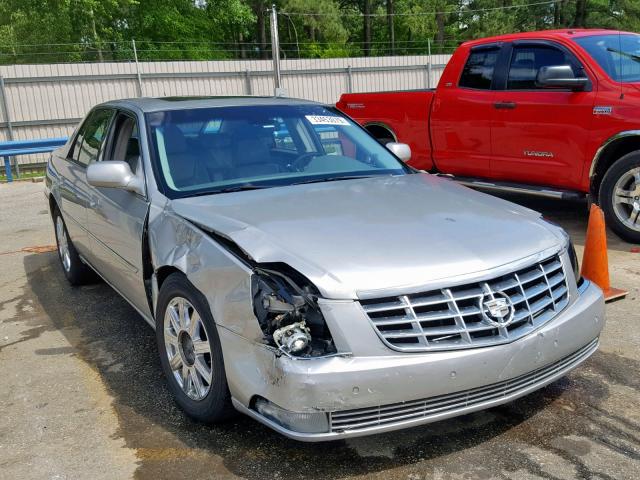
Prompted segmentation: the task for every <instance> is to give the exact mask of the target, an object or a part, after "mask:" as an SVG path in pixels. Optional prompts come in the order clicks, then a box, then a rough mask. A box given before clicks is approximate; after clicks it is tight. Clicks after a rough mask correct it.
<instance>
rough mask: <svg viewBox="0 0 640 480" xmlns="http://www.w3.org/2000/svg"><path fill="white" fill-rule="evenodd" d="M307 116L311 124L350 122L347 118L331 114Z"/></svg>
mask: <svg viewBox="0 0 640 480" xmlns="http://www.w3.org/2000/svg"><path fill="white" fill-rule="evenodd" d="M305 118H306V119H307V120H309V123H310V124H311V125H346V126H349V122H348V121H347V119H346V118H342V117H333V116H330V115H305Z"/></svg>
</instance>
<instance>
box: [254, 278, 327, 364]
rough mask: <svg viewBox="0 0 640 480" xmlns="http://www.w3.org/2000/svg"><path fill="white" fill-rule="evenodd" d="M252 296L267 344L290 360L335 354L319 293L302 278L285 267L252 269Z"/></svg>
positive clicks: (255, 311)
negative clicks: (321, 308)
mask: <svg viewBox="0 0 640 480" xmlns="http://www.w3.org/2000/svg"><path fill="white" fill-rule="evenodd" d="M283 270H284V271H283ZM252 296H253V310H254V313H255V315H256V318H257V319H258V322H259V323H260V328H261V329H262V332H263V333H264V337H265V341H266V342H267V343H268V344H270V345H272V346H274V347H276V348H278V349H279V350H280V351H282V352H283V353H285V354H286V355H290V356H293V357H302V358H310V357H319V356H323V355H329V354H332V353H335V352H336V348H335V345H334V343H333V339H332V338H331V333H330V332H329V328H328V327H327V324H326V322H325V320H324V317H323V316H322V312H321V311H320V308H319V306H318V303H317V300H318V291H317V290H316V288H315V287H314V286H313V285H312V284H311V282H309V281H308V280H307V279H306V278H305V277H304V276H302V275H300V274H299V273H297V272H296V271H295V270H293V269H291V268H289V267H286V266H284V267H282V268H278V269H277V270H276V269H271V268H255V269H254V274H253V277H252Z"/></svg>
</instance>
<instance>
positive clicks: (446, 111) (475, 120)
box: [431, 43, 501, 177]
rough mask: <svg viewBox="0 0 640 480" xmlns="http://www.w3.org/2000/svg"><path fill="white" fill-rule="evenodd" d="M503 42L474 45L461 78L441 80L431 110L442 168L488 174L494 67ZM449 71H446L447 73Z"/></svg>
mask: <svg viewBox="0 0 640 480" xmlns="http://www.w3.org/2000/svg"><path fill="white" fill-rule="evenodd" d="M500 50H501V45H500V44H496V43H492V44H487V45H480V46H477V47H473V48H471V50H470V51H469V52H468V56H467V58H466V61H465V65H464V67H463V69H462V74H461V75H460V78H459V79H458V78H443V79H441V81H440V83H439V85H438V89H437V91H436V97H435V99H434V101H433V107H432V109H431V138H432V142H433V146H432V148H433V158H434V160H435V164H436V166H437V168H438V169H439V170H440V171H443V172H446V173H452V174H455V175H459V176H474V177H488V176H489V171H490V159H491V121H492V120H493V116H494V115H495V113H496V112H495V109H494V107H493V104H494V101H495V94H496V92H495V91H494V90H493V88H494V86H493V84H494V70H495V67H496V65H497V63H498V58H499V56H500ZM445 73H446V72H445Z"/></svg>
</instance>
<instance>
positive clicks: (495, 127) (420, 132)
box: [337, 30, 640, 242]
mask: <svg viewBox="0 0 640 480" xmlns="http://www.w3.org/2000/svg"><path fill="white" fill-rule="evenodd" d="M337 106H338V108H339V109H340V110H342V111H343V112H345V113H346V114H347V115H349V116H351V117H352V118H353V119H355V120H356V121H358V122H360V123H361V124H362V125H364V126H365V128H367V130H369V132H371V133H372V134H373V135H374V136H375V137H376V138H377V139H378V140H379V141H381V142H383V143H387V142H392V141H396V142H403V143H407V144H409V146H410V147H411V150H412V158H411V160H410V162H409V163H410V164H411V165H412V166H414V167H415V168H418V169H422V170H427V171H430V172H439V173H444V174H451V175H453V176H455V177H457V179H458V180H459V181H461V182H462V183H465V184H468V185H471V186H477V187H479V188H485V189H493V190H511V191H526V192H531V193H537V194H539V195H545V196H552V197H558V198H567V197H584V196H586V195H590V196H591V199H593V200H595V201H597V202H598V203H599V204H600V205H601V207H602V208H603V210H604V212H605V215H606V218H607V221H608V224H609V226H610V227H611V228H612V229H613V230H614V231H615V232H617V233H618V234H619V235H620V236H622V237H623V238H625V239H627V240H630V241H634V242H640V35H637V34H633V33H626V32H618V31H611V30H554V31H543V32H529V33H519V34H511V35H502V36H498V37H493V38H486V39H482V40H475V41H470V42H467V43H464V44H462V45H461V46H460V47H459V48H458V49H457V50H456V52H455V53H454V54H453V56H452V58H451V60H450V61H449V63H448V65H447V66H446V68H445V70H444V72H443V74H442V77H441V78H440V82H439V84H438V87H437V88H436V89H431V90H416V91H403V92H380V93H353V94H344V95H342V97H341V98H340V101H339V103H338V104H337Z"/></svg>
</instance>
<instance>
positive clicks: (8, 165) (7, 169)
mask: <svg viewBox="0 0 640 480" xmlns="http://www.w3.org/2000/svg"><path fill="white" fill-rule="evenodd" d="M2 158H4V173H5V175H6V176H7V182H13V176H12V175H11V160H9V157H2Z"/></svg>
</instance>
